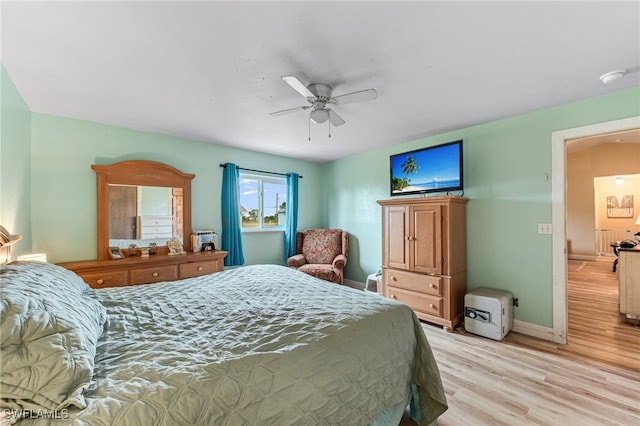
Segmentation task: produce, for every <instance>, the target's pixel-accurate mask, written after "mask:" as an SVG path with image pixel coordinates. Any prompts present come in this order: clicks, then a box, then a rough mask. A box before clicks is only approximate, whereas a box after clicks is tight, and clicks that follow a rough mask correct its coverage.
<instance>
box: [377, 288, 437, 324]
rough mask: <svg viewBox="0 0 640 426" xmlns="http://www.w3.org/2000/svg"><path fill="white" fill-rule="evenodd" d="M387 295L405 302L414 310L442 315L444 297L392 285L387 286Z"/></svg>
mask: <svg viewBox="0 0 640 426" xmlns="http://www.w3.org/2000/svg"><path fill="white" fill-rule="evenodd" d="M387 297H389V298H390V299H394V300H397V301H399V302H402V303H404V304H405V305H407V306H409V307H410V308H411V309H413V310H414V311H419V312H423V313H425V314H429V315H433V316H436V317H442V308H443V299H442V297H436V296H429V295H426V294H423V293H418V292H415V291H409V290H404V289H401V288H396V287H391V286H388V287H387Z"/></svg>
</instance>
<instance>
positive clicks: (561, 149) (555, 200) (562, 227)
mask: <svg viewBox="0 0 640 426" xmlns="http://www.w3.org/2000/svg"><path fill="white" fill-rule="evenodd" d="M638 128H640V116H636V117H630V118H626V119H622V120H615V121H609V122H605V123H598V124H593V125H590V126H583V127H576V128H573V129H566V130H561V131H557V132H553V133H552V134H551V171H552V178H551V192H552V223H553V243H552V245H553V247H552V256H553V261H552V262H553V266H552V269H553V341H554V342H557V343H562V344H566V343H567V322H568V321H567V315H568V303H567V260H568V255H567V231H566V230H567V226H566V197H567V194H566V184H567V178H566V164H567V143H568V141H571V140H574V139H579V138H588V137H591V136H595V135H605V134H609V133H616V132H621V131H627V130H633V129H638Z"/></svg>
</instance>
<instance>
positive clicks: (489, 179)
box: [324, 88, 640, 327]
mask: <svg viewBox="0 0 640 426" xmlns="http://www.w3.org/2000/svg"><path fill="white" fill-rule="evenodd" d="M638 115H640V88H634V89H629V90H625V91H620V92H616V93H612V94H608V95H604V96H600V97H596V98H591V99H586V100H583V101H579V102H574V103H570V104H565V105H561V106H558V107H554V108H548V109H545V110H540V111H536V112H532V113H528V114H523V115H519V116H515V117H511V118H507V119H503V120H499V121H494V122H491V123H487V124H482V125H478V126H473V127H469V128H465V129H460V130H457V131H453V132H449V133H446V134H442V135H437V136H433V137H429V138H424V139H420V140H417V141H412V142H407V143H403V144H400V145H395V146H392V147H389V148H384V149H380V150H376V151H372V152H367V153H364V154H360V155H354V156H352V157H349V158H345V159H342V160H338V161H334V162H332V163H329V164H326V165H325V166H324V168H325V169H324V176H325V187H324V194H325V197H326V200H327V202H326V203H325V212H324V218H325V226H328V227H341V228H344V229H345V230H346V231H348V232H349V234H350V249H351V256H350V258H349V263H348V265H347V270H346V274H345V275H346V277H347V278H350V279H354V280H358V281H364V279H365V278H366V275H367V274H369V273H372V272H375V271H376V270H377V269H378V268H379V267H380V263H381V247H382V241H381V227H382V225H381V209H380V206H379V205H378V204H377V203H376V200H379V199H386V198H389V182H388V180H389V155H390V154H396V153H400V152H404V151H409V150H412V149H417V148H421V147H425V146H431V145H436V144H439V143H444V142H450V141H454V140H458V139H463V140H464V183H465V191H464V196H465V197H468V198H469V199H470V201H469V203H468V204H467V277H468V278H467V287H468V290H472V289H474V288H477V287H492V288H497V289H502V290H508V291H511V292H513V293H514V295H515V296H516V297H518V298H519V299H520V307H519V308H516V310H515V317H516V319H519V320H522V321H525V322H530V323H534V324H538V325H542V326H546V327H551V326H552V236H551V235H538V233H537V224H538V223H551V221H552V220H551V133H552V132H554V131H557V130H562V129H567V128H573V127H579V126H584V125H588V124H594V123H599V122H605V121H611V120H616V119H621V118H626V117H631V116H638ZM545 174H548V176H549V179H548V181H545Z"/></svg>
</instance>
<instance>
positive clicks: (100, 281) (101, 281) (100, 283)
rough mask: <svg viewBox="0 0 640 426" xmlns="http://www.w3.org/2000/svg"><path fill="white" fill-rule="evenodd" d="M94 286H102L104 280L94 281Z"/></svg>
mask: <svg viewBox="0 0 640 426" xmlns="http://www.w3.org/2000/svg"><path fill="white" fill-rule="evenodd" d="M96 284H98V285H102V284H104V280H103V279H102V278H100V279H99V280H98V281H96Z"/></svg>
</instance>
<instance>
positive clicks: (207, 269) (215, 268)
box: [180, 259, 222, 278]
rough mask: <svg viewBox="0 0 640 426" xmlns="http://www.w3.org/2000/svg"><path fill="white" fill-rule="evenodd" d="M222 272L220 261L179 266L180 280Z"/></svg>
mask: <svg viewBox="0 0 640 426" xmlns="http://www.w3.org/2000/svg"><path fill="white" fill-rule="evenodd" d="M221 270H222V267H221V264H220V260H219V259H216V260H208V261H206V262H193V263H183V264H181V265H180V278H189V277H197V276H200V275H205V274H211V273H213V272H219V271H221Z"/></svg>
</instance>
